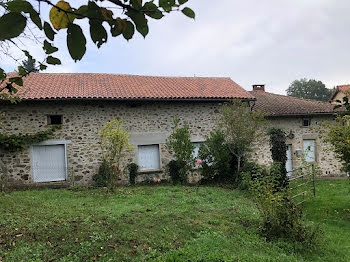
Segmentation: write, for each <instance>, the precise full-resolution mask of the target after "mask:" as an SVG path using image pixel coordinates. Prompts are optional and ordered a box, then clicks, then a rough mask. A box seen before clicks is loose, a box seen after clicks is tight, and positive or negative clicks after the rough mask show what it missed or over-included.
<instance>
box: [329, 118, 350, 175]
mask: <svg viewBox="0 0 350 262" xmlns="http://www.w3.org/2000/svg"><path fill="white" fill-rule="evenodd" d="M323 126H324V127H325V130H326V136H325V137H324V138H325V141H326V142H329V143H330V144H331V145H332V148H333V150H334V152H335V153H336V157H337V158H338V159H339V160H340V161H342V162H343V170H344V171H345V172H346V173H348V174H350V115H338V116H337V118H336V120H335V122H324V123H323Z"/></svg>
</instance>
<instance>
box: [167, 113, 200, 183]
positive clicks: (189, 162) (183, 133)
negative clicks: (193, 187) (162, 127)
mask: <svg viewBox="0 0 350 262" xmlns="http://www.w3.org/2000/svg"><path fill="white" fill-rule="evenodd" d="M179 122H180V121H179V119H178V118H176V117H175V118H174V125H175V127H174V130H173V132H172V134H171V135H170V136H169V137H168V138H167V140H166V144H165V146H166V148H167V150H168V151H169V153H170V154H172V156H173V157H174V159H175V161H177V164H178V165H177V167H180V168H179V169H178V171H177V172H178V173H179V174H178V175H179V176H180V180H181V181H182V182H184V181H187V176H188V175H189V174H190V173H191V172H192V169H193V167H194V164H195V159H194V156H193V151H194V145H193V143H192V141H191V139H190V137H191V133H190V128H189V126H188V125H187V124H185V125H183V127H179ZM180 163H181V165H180ZM171 165H173V166H172V168H173V167H175V166H176V165H175V164H171ZM174 170H175V169H174Z"/></svg>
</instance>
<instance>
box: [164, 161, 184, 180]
mask: <svg viewBox="0 0 350 262" xmlns="http://www.w3.org/2000/svg"><path fill="white" fill-rule="evenodd" d="M183 166H184V163H183V162H182V161H177V160H171V161H170V162H169V163H168V164H167V167H166V169H167V173H168V175H169V176H170V177H171V180H172V181H173V183H174V184H178V183H181V184H185V183H186V182H187V176H186V175H184V174H183V173H181V169H182V168H183Z"/></svg>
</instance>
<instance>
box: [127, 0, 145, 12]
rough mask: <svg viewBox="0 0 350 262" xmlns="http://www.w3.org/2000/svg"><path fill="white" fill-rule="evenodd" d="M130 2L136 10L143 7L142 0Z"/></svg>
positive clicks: (131, 0)
mask: <svg viewBox="0 0 350 262" xmlns="http://www.w3.org/2000/svg"><path fill="white" fill-rule="evenodd" d="M130 4H131V6H132V7H133V8H135V9H136V10H140V9H141V7H142V1H140V0H130Z"/></svg>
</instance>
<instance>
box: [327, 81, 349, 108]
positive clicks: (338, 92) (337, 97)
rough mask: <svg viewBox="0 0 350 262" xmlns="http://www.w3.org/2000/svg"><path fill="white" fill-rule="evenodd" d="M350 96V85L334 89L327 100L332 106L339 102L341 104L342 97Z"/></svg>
mask: <svg viewBox="0 0 350 262" xmlns="http://www.w3.org/2000/svg"><path fill="white" fill-rule="evenodd" d="M349 94H350V85H340V86H337V87H336V88H335V91H334V93H333V95H332V97H331V99H330V100H329V102H330V103H331V104H333V105H335V104H339V102H337V101H340V102H341V103H342V102H343V98H344V97H346V96H347V97H349Z"/></svg>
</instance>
